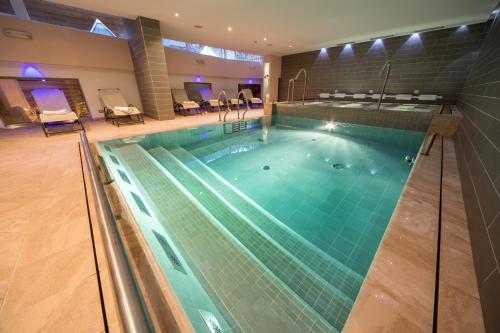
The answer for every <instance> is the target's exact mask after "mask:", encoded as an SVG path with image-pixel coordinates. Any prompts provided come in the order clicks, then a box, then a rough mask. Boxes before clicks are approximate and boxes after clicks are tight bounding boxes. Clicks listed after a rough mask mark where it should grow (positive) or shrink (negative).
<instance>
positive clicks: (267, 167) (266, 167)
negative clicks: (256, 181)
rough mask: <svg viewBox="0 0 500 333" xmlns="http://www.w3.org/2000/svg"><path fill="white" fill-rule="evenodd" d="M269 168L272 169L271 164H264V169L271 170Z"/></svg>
mask: <svg viewBox="0 0 500 333" xmlns="http://www.w3.org/2000/svg"><path fill="white" fill-rule="evenodd" d="M269 169H271V167H270V166H269V165H264V166H263V167H262V170H269Z"/></svg>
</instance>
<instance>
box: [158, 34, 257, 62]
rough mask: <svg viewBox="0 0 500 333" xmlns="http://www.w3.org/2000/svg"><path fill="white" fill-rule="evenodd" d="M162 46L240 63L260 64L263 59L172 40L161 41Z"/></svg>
mask: <svg viewBox="0 0 500 333" xmlns="http://www.w3.org/2000/svg"><path fill="white" fill-rule="evenodd" d="M163 45H164V46H165V47H168V48H172V49H178V50H183V51H187V52H193V53H198V54H204V55H208V56H212V57H217V58H224V59H229V60H240V61H255V62H262V61H264V58H263V57H262V56H260V55H256V54H249V53H244V52H239V51H233V50H226V49H221V48H217V47H212V46H208V45H201V44H194V43H187V42H181V41H177V40H173V39H166V38H165V39H163Z"/></svg>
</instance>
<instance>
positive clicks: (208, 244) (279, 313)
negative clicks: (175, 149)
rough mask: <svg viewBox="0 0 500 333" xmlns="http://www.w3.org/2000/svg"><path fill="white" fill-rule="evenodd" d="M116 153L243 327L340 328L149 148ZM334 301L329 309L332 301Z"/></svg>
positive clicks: (130, 147) (275, 329)
mask: <svg viewBox="0 0 500 333" xmlns="http://www.w3.org/2000/svg"><path fill="white" fill-rule="evenodd" d="M116 154H117V156H118V157H119V159H120V161H121V162H122V163H123V165H124V167H125V168H126V169H127V170H128V171H129V174H130V175H131V177H133V178H134V183H135V184H137V186H138V188H139V191H140V192H141V194H142V195H143V196H144V197H145V198H146V200H147V201H148V202H149V203H150V204H151V207H152V209H153V213H154V214H155V216H156V217H157V218H158V220H159V221H160V222H161V223H162V224H163V226H164V228H165V230H166V231H167V232H168V233H169V234H170V235H171V237H172V239H173V240H174V241H175V242H176V246H177V247H178V248H179V249H180V250H181V253H182V255H183V257H184V258H185V259H186V261H187V262H188V263H189V266H190V267H191V268H192V269H193V270H194V271H195V272H196V275H197V276H198V277H199V278H201V279H203V280H204V283H205V285H206V286H207V288H208V289H209V290H210V291H211V293H212V294H213V295H214V296H215V298H216V299H215V300H214V301H216V302H217V303H218V305H219V306H220V308H221V309H225V312H226V314H228V315H229V316H230V317H231V321H232V322H234V323H235V325H236V326H237V327H238V330H240V331H244V332H336V331H337V329H336V328H334V327H333V326H332V325H331V324H329V323H328V322H326V321H325V320H324V319H323V318H322V317H321V316H320V315H318V314H317V312H315V311H314V310H313V309H312V307H310V306H308V305H307V304H306V303H305V302H303V301H302V300H301V299H300V298H299V297H297V295H296V294H295V293H293V292H292V291H291V290H290V289H289V288H287V287H286V286H285V285H284V284H283V283H282V282H281V281H280V280H279V279H277V278H276V277H275V276H274V275H273V274H272V273H271V272H269V270H268V269H266V267H264V266H263V265H262V264H261V263H260V262H259V261H258V260H256V258H255V257H254V256H253V255H252V254H251V253H250V252H249V251H248V250H246V249H245V248H244V247H242V246H241V244H239V242H238V241H237V240H236V239H235V238H234V237H233V236H231V235H230V234H229V233H228V232H227V231H226V230H225V229H224V228H223V227H222V226H221V225H220V224H219V222H218V221H217V220H215V219H214V218H213V217H212V216H211V215H210V213H208V212H207V211H205V209H204V208H203V206H201V205H199V203H198V202H197V200H196V199H195V198H194V197H193V196H192V195H191V194H190V193H188V192H187V191H186V190H185V189H184V188H183V186H182V185H181V184H180V183H179V182H178V181H177V180H176V179H175V177H173V176H172V174H170V173H169V172H168V171H167V170H166V169H165V168H164V167H162V166H161V165H160V164H159V163H158V162H157V161H156V160H155V159H154V158H153V157H152V156H151V155H149V154H148V153H147V151H146V150H144V149H143V148H142V147H141V146H139V145H137V144H130V145H126V146H121V147H119V148H116ZM132 170H133V172H132ZM328 301H329V302H328V303H327V304H325V305H324V306H325V308H329V307H330V305H331V304H332V302H330V300H328Z"/></svg>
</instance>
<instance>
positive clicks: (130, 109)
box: [115, 106, 135, 113]
mask: <svg viewBox="0 0 500 333" xmlns="http://www.w3.org/2000/svg"><path fill="white" fill-rule="evenodd" d="M115 110H117V111H121V112H125V113H133V112H135V108H134V107H131V106H115Z"/></svg>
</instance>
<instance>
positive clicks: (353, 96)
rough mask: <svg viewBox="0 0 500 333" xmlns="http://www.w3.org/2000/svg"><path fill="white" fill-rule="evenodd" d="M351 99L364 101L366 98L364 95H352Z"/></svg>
mask: <svg viewBox="0 0 500 333" xmlns="http://www.w3.org/2000/svg"><path fill="white" fill-rule="evenodd" d="M352 98H354V99H365V98H366V94H353V95H352Z"/></svg>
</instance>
